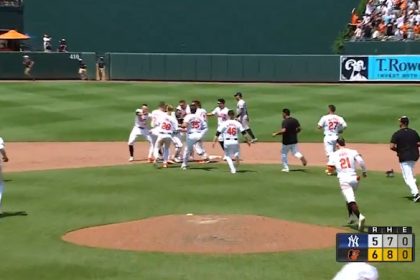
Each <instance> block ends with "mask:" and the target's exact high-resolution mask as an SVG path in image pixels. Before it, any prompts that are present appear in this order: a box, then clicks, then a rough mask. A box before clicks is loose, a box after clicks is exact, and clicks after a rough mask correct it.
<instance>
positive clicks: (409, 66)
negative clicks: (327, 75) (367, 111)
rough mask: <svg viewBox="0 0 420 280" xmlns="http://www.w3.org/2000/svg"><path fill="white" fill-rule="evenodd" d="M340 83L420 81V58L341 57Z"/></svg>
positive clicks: (387, 56)
mask: <svg viewBox="0 0 420 280" xmlns="http://www.w3.org/2000/svg"><path fill="white" fill-rule="evenodd" d="M340 81H384V82H385V81H386V82H388V81H391V82H392V81H394V82H402V81H405V82H415V81H420V56H417V55H377V56H341V57H340Z"/></svg>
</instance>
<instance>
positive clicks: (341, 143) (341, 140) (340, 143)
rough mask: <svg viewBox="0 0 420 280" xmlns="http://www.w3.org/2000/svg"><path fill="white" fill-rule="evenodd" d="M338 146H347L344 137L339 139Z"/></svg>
mask: <svg viewBox="0 0 420 280" xmlns="http://www.w3.org/2000/svg"><path fill="white" fill-rule="evenodd" d="M337 144H338V145H340V146H341V147H344V146H345V145H346V140H344V138H343V137H340V138H338V139H337Z"/></svg>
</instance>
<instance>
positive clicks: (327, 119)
mask: <svg viewBox="0 0 420 280" xmlns="http://www.w3.org/2000/svg"><path fill="white" fill-rule="evenodd" d="M335 110H336V108H335V106H334V105H328V114H326V115H324V116H322V117H321V119H320V120H319V122H318V129H322V130H323V131H324V148H325V154H326V155H327V159H328V157H329V156H330V154H332V153H333V152H334V151H335V150H336V143H337V139H338V137H339V135H340V134H341V133H343V131H344V129H345V128H346V127H347V123H346V121H345V120H344V119H343V118H342V117H340V116H339V115H337V114H335ZM325 173H326V174H327V175H329V176H331V175H334V174H330V173H329V172H328V169H327V170H325Z"/></svg>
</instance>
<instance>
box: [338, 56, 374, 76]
mask: <svg viewBox="0 0 420 280" xmlns="http://www.w3.org/2000/svg"><path fill="white" fill-rule="evenodd" d="M340 61H341V63H340V81H367V80H368V67H369V65H368V64H369V59H368V57H367V56H341V57H340Z"/></svg>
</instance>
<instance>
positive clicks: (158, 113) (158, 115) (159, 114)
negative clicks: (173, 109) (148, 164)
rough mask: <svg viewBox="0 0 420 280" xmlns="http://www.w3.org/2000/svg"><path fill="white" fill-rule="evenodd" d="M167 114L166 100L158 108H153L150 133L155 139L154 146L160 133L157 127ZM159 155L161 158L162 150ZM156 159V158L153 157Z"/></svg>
mask: <svg viewBox="0 0 420 280" xmlns="http://www.w3.org/2000/svg"><path fill="white" fill-rule="evenodd" d="M165 116H166V104H165V102H163V101H161V102H159V105H158V108H157V109H155V110H153V111H152V113H151V121H150V127H151V129H150V134H151V136H152V140H153V146H155V144H156V140H157V137H158V135H159V133H158V131H157V129H158V127H159V125H160V122H161V119H162V118H164V117H165ZM159 157H160V158H161V152H159ZM153 160H154V159H153Z"/></svg>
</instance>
